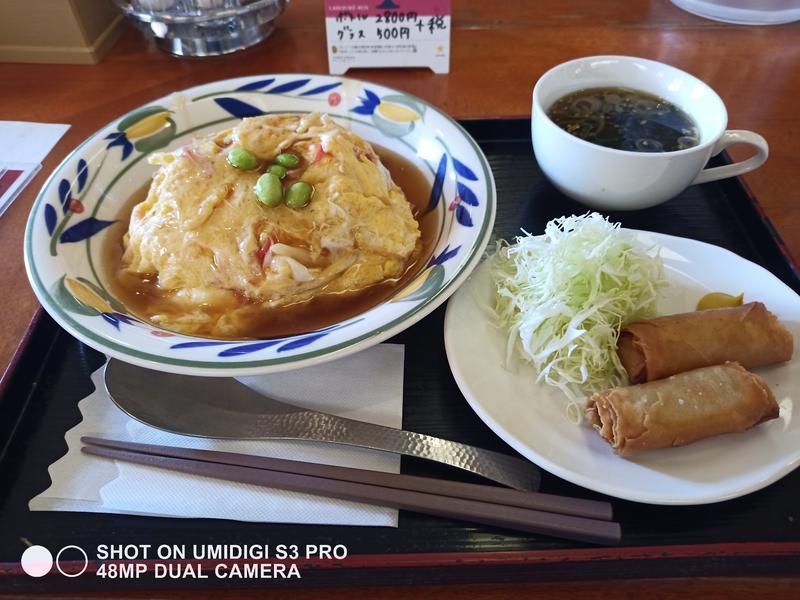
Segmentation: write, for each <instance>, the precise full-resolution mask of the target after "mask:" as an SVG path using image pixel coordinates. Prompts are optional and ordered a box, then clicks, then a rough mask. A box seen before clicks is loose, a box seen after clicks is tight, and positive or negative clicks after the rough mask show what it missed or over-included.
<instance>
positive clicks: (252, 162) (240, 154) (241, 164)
mask: <svg viewBox="0 0 800 600" xmlns="http://www.w3.org/2000/svg"><path fill="white" fill-rule="evenodd" d="M228 163H229V164H230V165H231V166H232V167H236V168H237V169H244V170H250V169H255V168H256V167H257V166H258V160H257V159H256V157H255V156H254V155H253V153H252V152H248V151H247V150H245V149H244V148H240V147H238V146H237V147H235V148H231V149H230V150H229V151H228Z"/></svg>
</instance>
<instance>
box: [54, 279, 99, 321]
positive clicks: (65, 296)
mask: <svg viewBox="0 0 800 600" xmlns="http://www.w3.org/2000/svg"><path fill="white" fill-rule="evenodd" d="M65 279H66V275H62V276H61V279H59V280H58V281H57V282H56V284H55V285H54V286H53V289H52V290H51V293H52V295H53V297H54V298H55V299H56V301H57V302H58V303H59V304H60V305H61V306H62V307H63V308H64V309H65V310H68V311H69V312H73V313H76V314H79V315H85V316H87V317H96V316H97V315H99V314H101V313H100V311H99V310H95V309H94V308H91V307H89V306H86V305H85V304H83V303H81V302H78V301H77V300H76V299H75V296H73V295H72V294H70V292H69V290H68V289H67V286H66V285H65V283H64V280H65Z"/></svg>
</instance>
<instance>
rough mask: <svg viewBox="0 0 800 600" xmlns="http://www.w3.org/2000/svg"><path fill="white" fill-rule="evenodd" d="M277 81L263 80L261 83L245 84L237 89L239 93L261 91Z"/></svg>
mask: <svg viewBox="0 0 800 600" xmlns="http://www.w3.org/2000/svg"><path fill="white" fill-rule="evenodd" d="M273 81H275V78H274V77H273V78H272V79H261V80H259V81H253V82H251V83H245V84H244V85H242V86H240V87H238V88H236V91H237V92H250V91H252V90H260V89H261V88H265V87H267V86H268V85H269V84H270V83H272V82H273Z"/></svg>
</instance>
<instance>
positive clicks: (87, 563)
mask: <svg viewBox="0 0 800 600" xmlns="http://www.w3.org/2000/svg"><path fill="white" fill-rule="evenodd" d="M70 548H74V549H75V550H77V551H78V552H80V553H81V554H83V568H82V569H81V570H80V571H78V572H77V573H65V572H64V571H63V570H62V569H61V565H60V564H58V561H59V560H60V559H61V553H62V552H64V550H69V549H70ZM29 549H30V548H29ZM88 566H89V557H88V556H86V552H85V551H84V549H83V548H80V547H78V546H64V547H63V548H62V549H61V550H59V551H58V554H56V569H58V572H59V573H61V574H62V575H63V576H64V577H77V576H78V575H83V572H84V571H85V570H86V567H88Z"/></svg>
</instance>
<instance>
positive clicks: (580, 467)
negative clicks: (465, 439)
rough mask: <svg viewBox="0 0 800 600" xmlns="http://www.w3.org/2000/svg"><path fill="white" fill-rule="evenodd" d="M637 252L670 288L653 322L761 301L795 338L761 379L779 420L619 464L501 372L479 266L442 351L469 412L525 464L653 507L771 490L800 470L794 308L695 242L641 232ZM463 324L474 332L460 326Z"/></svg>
mask: <svg viewBox="0 0 800 600" xmlns="http://www.w3.org/2000/svg"><path fill="white" fill-rule="evenodd" d="M637 241H639V242H641V243H642V245H643V247H652V246H653V245H655V244H658V245H659V246H660V247H661V256H662V258H663V259H664V265H665V268H666V273H667V277H668V279H669V280H670V283H671V286H670V289H669V291H668V292H667V293H666V294H665V297H664V298H663V301H662V302H660V304H659V314H670V313H678V312H687V311H691V310H694V307H695V304H696V302H697V300H698V299H699V298H700V297H701V296H702V295H703V294H705V293H707V292H709V291H726V292H730V293H739V292H742V291H743V292H744V294H745V301H750V300H759V301H761V302H764V303H765V304H766V305H767V307H768V308H769V309H770V310H771V311H772V312H774V313H775V314H776V315H777V316H778V318H779V319H780V320H781V321H782V322H783V323H784V324H785V325H786V326H787V327H788V328H789V329H790V330H791V331H792V333H793V334H794V336H795V354H794V358H793V360H792V361H791V362H789V363H786V364H783V365H777V366H773V367H768V368H762V369H758V370H757V372H758V374H759V375H761V376H762V377H763V378H764V379H765V380H766V381H767V383H768V384H769V385H770V388H771V389H772V390H773V392H774V393H775V397H776V399H777V400H778V402H779V403H781V406H782V409H781V418H779V419H776V420H773V421H770V422H768V423H764V424H762V425H759V426H758V427H755V428H753V429H751V430H749V431H747V432H745V433H740V434H730V435H722V436H718V437H715V438H710V439H706V440H702V441H700V442H696V443H694V444H690V445H688V446H683V447H681V448H669V449H665V450H653V451H649V452H645V453H642V454H641V455H639V456H634V457H633V458H632V459H629V458H621V457H619V456H617V455H616V454H614V452H613V451H612V450H611V447H610V446H609V445H608V444H607V443H606V442H605V441H603V440H602V439H601V438H600V436H599V435H598V434H597V432H596V431H595V430H594V429H592V428H591V427H589V426H588V425H584V426H576V425H574V424H572V423H571V422H570V421H569V420H568V418H567V416H566V410H565V407H566V399H565V397H564V396H563V394H562V393H561V392H559V391H558V390H557V389H555V388H552V387H550V386H546V385H543V384H537V383H535V377H536V370H535V369H534V368H533V366H530V365H528V364H520V365H519V368H518V370H517V372H511V371H509V370H507V369H506V368H505V367H504V356H505V340H506V336H505V333H504V332H503V331H502V330H500V329H498V328H496V327H495V326H494V325H493V323H492V320H491V316H490V315H489V313H488V311H487V307H488V306H490V302H491V297H492V290H491V283H490V278H489V271H488V268H487V265H486V263H483V264H481V265H480V266H479V267H478V268H477V269H476V270H475V271H474V272H473V274H472V275H471V277H470V278H469V279H468V280H467V282H466V283H465V284H464V285H463V286H462V287H461V288H460V289H459V291H458V292H457V293H456V294H455V295H454V296H453V297H452V298H451V300H450V303H449V306H448V309H447V316H446V318H445V347H446V349H447V358H448V360H449V362H450V367H451V369H452V371H453V375H454V377H455V379H456V382H457V383H458V386H459V388H460V389H461V392H462V393H463V394H464V396H465V397H466V399H467V401H468V402H469V404H470V406H472V408H473V410H475V412H476V413H477V414H478V416H479V417H480V418H481V419H483V421H484V422H485V423H486V424H487V425H488V426H489V427H490V428H491V429H492V430H493V431H494V432H495V433H496V434H497V435H499V436H500V437H501V438H502V439H503V440H505V441H506V442H507V443H508V444H509V445H510V446H512V447H513V448H514V449H515V450H517V451H518V452H519V453H520V454H522V455H523V456H525V457H526V458H528V459H530V460H531V461H533V462H535V463H536V464H537V465H539V466H541V467H542V468H544V469H546V470H547V471H549V472H551V473H553V474H554V475H557V476H558V477H561V478H563V479H566V480H567V481H571V482H572V483H575V484H577V485H580V486H583V487H586V488H589V489H592V490H595V491H598V492H602V493H604V494H608V495H610V496H616V497H617V498H623V499H626V500H634V501H637V502H646V503H650V504H706V503H710V502H719V501H721V500H727V499H730V498H736V497H738V496H742V495H744V494H748V493H750V492H753V491H756V490H759V489H761V488H763V487H765V486H767V485H769V484H770V483H772V482H774V481H777V480H778V479H780V478H781V477H783V476H784V475H786V474H787V473H789V472H790V471H792V470H793V469H794V468H796V467H797V466H798V464H800V417H798V411H799V410H800V406H799V405H800V357H799V356H798V339H800V297H798V296H797V294H795V293H794V292H793V291H792V290H791V289H790V288H789V287H787V286H786V285H785V284H784V283H783V282H781V281H780V280H779V279H777V278H776V277H775V276H774V275H772V274H771V273H770V272H768V271H766V270H765V269H763V268H762V267H759V266H758V265H755V264H753V263H751V262H750V261H747V260H745V259H743V258H741V257H739V256H737V255H736V254H733V253H732V252H729V251H727V250H724V249H722V248H719V247H717V246H712V245H709V244H705V243H702V242H697V241H694V240H689V239H685V238H679V237H673V236H668V235H662V234H656V233H647V232H637ZM466 324H469V326H466Z"/></svg>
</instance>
